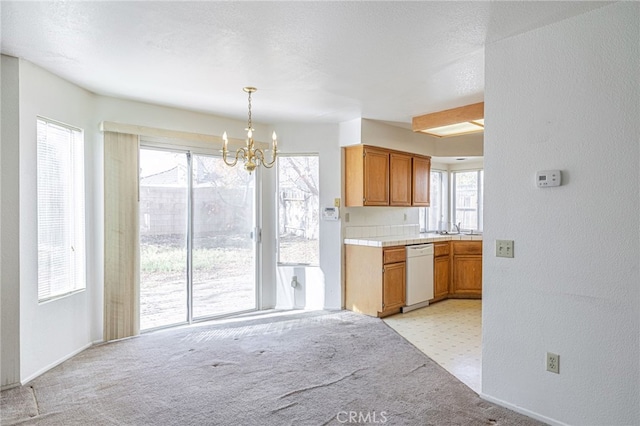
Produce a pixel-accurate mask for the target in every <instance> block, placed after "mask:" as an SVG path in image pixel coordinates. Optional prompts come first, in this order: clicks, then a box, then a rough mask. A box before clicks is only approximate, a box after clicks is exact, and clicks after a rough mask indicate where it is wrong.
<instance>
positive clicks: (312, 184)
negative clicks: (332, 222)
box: [278, 154, 320, 265]
mask: <svg viewBox="0 0 640 426" xmlns="http://www.w3.org/2000/svg"><path fill="white" fill-rule="evenodd" d="M318 170H319V162H318V156H317V155H282V154H281V155H279V156H278V264H285V265H318V264H319V251H320V246H319V240H318V234H319V232H320V222H319V217H318V216H319V209H320V206H319V191H318V189H319V188H318V174H319V173H318Z"/></svg>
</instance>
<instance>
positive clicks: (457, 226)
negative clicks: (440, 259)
mask: <svg viewBox="0 0 640 426" xmlns="http://www.w3.org/2000/svg"><path fill="white" fill-rule="evenodd" d="M453 226H455V227H456V231H458V232H457V233H458V234H459V233H460V222H458V224H457V225H456V224H455V223H454V224H453Z"/></svg>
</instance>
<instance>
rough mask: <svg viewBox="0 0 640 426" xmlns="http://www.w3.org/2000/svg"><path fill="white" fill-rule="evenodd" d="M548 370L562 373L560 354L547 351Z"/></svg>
mask: <svg viewBox="0 0 640 426" xmlns="http://www.w3.org/2000/svg"><path fill="white" fill-rule="evenodd" d="M547 371H550V372H552V373H556V374H560V355H557V354H552V353H551V352H547Z"/></svg>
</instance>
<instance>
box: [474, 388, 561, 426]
mask: <svg viewBox="0 0 640 426" xmlns="http://www.w3.org/2000/svg"><path fill="white" fill-rule="evenodd" d="M478 396H479V397H480V398H481V399H484V400H485V401H489V402H491V403H494V404H497V405H499V406H501V407H504V408H508V409H509V410H512V411H515V412H516V413H520V414H524V415H525V416H528V417H531V418H532V419H536V420H540V421H541V422H544V423H547V424H549V425H552V426H569V425H568V424H567V423H563V422H561V421H558V420H555V419H552V418H549V417H546V416H543V415H542V414H538V413H535V412H533V411H530V410H527V409H526V408H522V407H519V406H517V405H514V404H511V403H508V402H505V401H503V400H501V399H498V398H494V397H492V396H489V395H487V394H484V393H482V392H481V393H480V394H479V395H478Z"/></svg>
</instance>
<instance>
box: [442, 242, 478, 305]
mask: <svg viewBox="0 0 640 426" xmlns="http://www.w3.org/2000/svg"><path fill="white" fill-rule="evenodd" d="M451 251H452V253H453V255H452V265H451V270H452V274H453V276H452V280H451V288H450V290H449V297H459V298H480V297H482V241H452V242H451Z"/></svg>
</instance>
